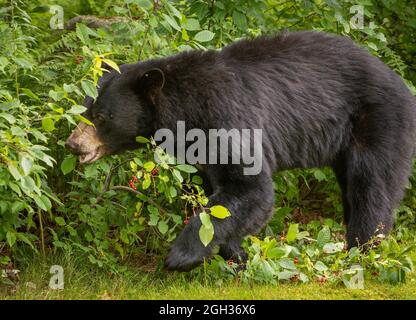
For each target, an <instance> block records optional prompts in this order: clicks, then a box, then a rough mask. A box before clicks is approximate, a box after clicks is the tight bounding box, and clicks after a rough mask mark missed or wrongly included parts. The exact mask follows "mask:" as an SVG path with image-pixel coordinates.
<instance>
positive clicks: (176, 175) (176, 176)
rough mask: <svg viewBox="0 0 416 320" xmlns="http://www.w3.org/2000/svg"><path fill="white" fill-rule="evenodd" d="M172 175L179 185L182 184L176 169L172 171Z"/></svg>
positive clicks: (181, 178)
mask: <svg viewBox="0 0 416 320" xmlns="http://www.w3.org/2000/svg"><path fill="white" fill-rule="evenodd" d="M172 173H173V177H174V178H175V179H176V180H178V181H179V182H180V183H182V181H183V177H182V175H181V173H180V172H179V171H178V170H176V169H173V172H172Z"/></svg>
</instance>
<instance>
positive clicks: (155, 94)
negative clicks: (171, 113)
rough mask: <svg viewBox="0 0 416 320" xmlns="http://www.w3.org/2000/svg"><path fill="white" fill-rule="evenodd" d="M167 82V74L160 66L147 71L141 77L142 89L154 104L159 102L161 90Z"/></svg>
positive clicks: (140, 84)
mask: <svg viewBox="0 0 416 320" xmlns="http://www.w3.org/2000/svg"><path fill="white" fill-rule="evenodd" d="M164 84H165V75H164V73H163V71H162V70H160V69H159V68H154V69H150V70H148V71H146V72H145V73H143V75H142V76H141V77H140V79H139V88H140V91H141V92H142V93H143V94H144V95H145V96H146V97H147V98H148V99H149V100H150V101H151V102H152V103H153V104H154V105H156V104H157V103H158V99H159V95H160V92H161V91H162V89H163V86H164Z"/></svg>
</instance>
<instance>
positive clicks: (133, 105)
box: [65, 64, 165, 163]
mask: <svg viewBox="0 0 416 320" xmlns="http://www.w3.org/2000/svg"><path fill="white" fill-rule="evenodd" d="M120 70H121V73H118V72H116V71H114V70H113V71H111V72H109V73H106V74H105V75H104V76H103V77H102V78H101V79H100V81H99V82H98V88H97V89H98V97H97V98H96V99H95V100H94V99H92V98H91V97H86V98H85V101H84V105H85V107H87V111H86V112H85V113H84V114H83V116H84V117H85V118H87V119H88V120H90V121H91V122H92V123H93V124H94V126H91V125H87V124H86V123H84V122H80V123H79V124H78V126H77V127H76V128H75V130H74V131H73V132H72V134H71V135H70V136H69V138H68V139H67V140H66V142H65V145H66V147H67V148H69V149H70V150H71V152H72V153H74V154H76V155H79V160H80V162H81V163H92V162H94V161H96V160H98V159H100V158H101V157H103V156H104V155H107V154H117V153H121V152H123V151H125V150H128V149H134V148H136V147H137V143H136V137H137V136H151V135H152V134H153V133H154V131H155V127H154V122H155V114H156V109H155V108H156V107H157V105H158V103H159V102H158V100H159V97H160V94H161V90H162V88H163V85H164V82H165V77H164V74H163V71H162V70H161V69H158V68H149V67H147V68H146V67H145V66H142V65H141V64H133V65H122V66H121V67H120Z"/></svg>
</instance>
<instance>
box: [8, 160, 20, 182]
mask: <svg viewBox="0 0 416 320" xmlns="http://www.w3.org/2000/svg"><path fill="white" fill-rule="evenodd" d="M7 168H8V169H9V172H10V174H11V175H12V176H13V178H15V179H16V180H20V179H21V178H22V176H21V174H20V172H19V170H18V169H17V168H16V167H15V166H14V165H13V164H12V163H11V162H9V163H8V164H7Z"/></svg>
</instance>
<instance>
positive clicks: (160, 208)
mask: <svg viewBox="0 0 416 320" xmlns="http://www.w3.org/2000/svg"><path fill="white" fill-rule="evenodd" d="M110 190H121V191H126V192H130V193H133V194H135V195H144V194H143V193H141V192H140V191H137V190H134V189H132V188H130V187H126V186H113V187H111V188H110ZM147 202H149V203H150V204H152V205H154V206H155V207H157V208H158V209H159V211H160V212H162V213H166V210H165V209H163V208H162V207H161V206H160V205H159V204H158V203H157V202H155V201H153V200H152V199H147Z"/></svg>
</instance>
